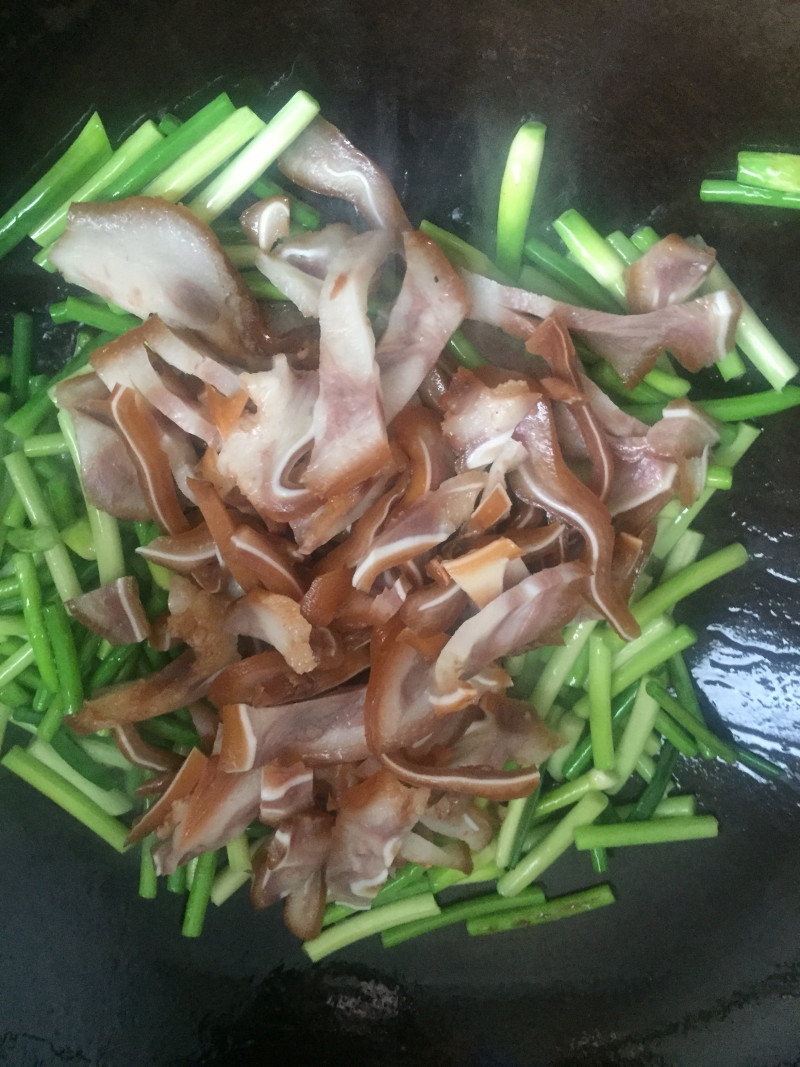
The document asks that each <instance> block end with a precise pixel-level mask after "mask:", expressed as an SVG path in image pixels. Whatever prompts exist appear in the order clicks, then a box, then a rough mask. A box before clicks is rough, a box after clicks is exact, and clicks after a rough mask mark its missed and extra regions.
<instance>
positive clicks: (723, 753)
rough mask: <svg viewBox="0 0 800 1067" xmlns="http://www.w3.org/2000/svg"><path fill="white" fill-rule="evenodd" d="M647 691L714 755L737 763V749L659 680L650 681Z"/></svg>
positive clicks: (727, 761) (728, 761)
mask: <svg viewBox="0 0 800 1067" xmlns="http://www.w3.org/2000/svg"><path fill="white" fill-rule="evenodd" d="M647 692H648V694H649V695H650V696H651V697H652V699H653V700H655V701H656V703H657V704H658V705H659V706H660V707H661V708H663V709H664V711H666V712H667V714H669V715H671V716H672V718H673V719H674V720H675V721H676V722H677V723H678V725H679V726H682V727H683V729H684V730H686V732H687V733H689V734H691V735H692V737H694V738H695V740H696V741H698V742H702V743H703V744H704V745H706V746H707V747H708V748H709V749H710V751H711V752H712V753H713V755H715V756H719V758H720V759H723V760H725V762H726V763H736V749H735V748H734V747H733V746H732V745H729V744H727V743H726V742H725V741H722V740H720V738H719V737H717V735H716V734H715V733H712V731H711V730H709V729H708V727H707V726H706V725H705V724H704V723H702V722H700V720H699V719H697V718H696V717H695V716H694V715H693V714H692V713H691V712H690V711H687V709H686V708H685V707H683V705H682V704H681V703H680V702H679V701H677V700H676V699H675V697H674V696H672V694H671V693H668V692H667V690H666V689H664V687H663V686H661V685H659V684H658V682H653V681H650V682H648V684H647Z"/></svg>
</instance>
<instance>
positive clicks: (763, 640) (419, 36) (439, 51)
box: [0, 0, 800, 1067]
mask: <svg viewBox="0 0 800 1067" xmlns="http://www.w3.org/2000/svg"><path fill="white" fill-rule="evenodd" d="M0 40H1V41H2V44H3V47H2V48H0V136H2V142H0V143H2V145H3V150H2V153H1V154H0V190H1V191H2V198H3V206H5V204H6V203H8V202H10V200H11V199H12V198H13V197H14V196H15V195H18V194H19V193H20V192H22V191H23V190H24V189H25V188H27V187H28V186H29V185H30V184H31V181H32V179H33V177H34V176H35V168H36V167H37V166H39V165H40V163H41V160H42V159H43V157H44V156H45V155H46V154H47V152H48V151H50V150H51V149H52V148H53V146H54V144H55V143H56V142H57V140H58V139H59V138H60V137H62V136H63V135H64V134H65V133H66V132H67V131H69V130H70V129H71V128H73V127H74V126H76V125H77V124H78V123H79V122H80V121H81V119H82V118H83V117H84V116H85V115H86V114H88V113H89V112H90V111H91V110H92V109H93V108H98V109H99V110H100V112H101V115H102V116H103V118H104V119H105V120H106V121H107V124H108V126H109V129H110V132H111V133H112V134H113V135H116V136H119V135H120V134H122V133H123V132H125V130H126V129H127V128H128V127H129V126H130V125H131V124H133V123H134V122H136V121H138V120H139V119H140V118H141V117H142V116H143V115H146V114H147V115H151V114H160V113H161V112H162V111H163V110H165V109H167V108H169V109H170V110H173V111H176V112H177V113H178V114H180V115H183V116H185V115H188V114H190V113H191V112H192V111H193V110H195V109H196V108H197V107H199V106H200V105H201V104H202V103H204V102H206V100H208V99H210V98H211V96H212V95H214V94H215V93H216V92H219V91H220V90H222V89H226V90H227V91H228V92H229V93H230V94H231V95H232V96H233V97H234V98H235V100H236V102H241V103H245V102H247V103H250V104H251V105H252V106H254V107H255V108H256V109H257V110H259V109H262V110H263V112H265V113H267V112H269V111H271V110H273V109H274V108H276V107H277V106H279V105H280V104H282V103H283V102H284V100H285V99H287V98H288V96H289V95H290V94H291V92H293V91H294V90H295V89H296V88H301V87H303V88H306V89H308V90H309V91H310V92H311V93H312V94H314V95H316V96H317V98H318V99H319V100H320V101H321V103H322V107H323V112H324V114H325V115H326V116H327V117H328V118H330V119H331V120H332V121H333V122H335V123H337V124H338V125H339V126H341V128H342V129H344V130H345V131H346V132H347V134H348V136H350V137H351V138H352V140H353V141H354V142H355V143H356V144H357V145H359V147H361V148H363V149H364V150H365V151H366V152H367V153H368V154H370V155H371V156H373V157H374V158H375V159H376V161H378V162H379V163H380V164H381V165H382V166H383V167H384V168H385V169H386V170H387V171H388V172H389V173H390V175H391V176H392V178H393V180H394V182H395V184H396V187H397V188H398V191H399V193H400V196H401V199H402V200H403V202H404V204H405V205H406V207H407V209H408V212H409V215H410V217H411V218H412V220H413V221H415V222H417V221H419V219H420V218H422V217H423V216H427V217H429V218H431V219H432V220H433V221H435V222H437V223H439V224H440V225H443V226H446V227H449V228H453V229H455V230H457V231H458V232H460V233H461V234H462V235H464V236H465V237H467V238H468V239H471V240H473V241H474V242H475V243H477V244H481V245H484V246H485V247H487V248H488V249H491V229H492V216H493V212H494V211H495V209H496V199H497V190H498V187H499V180H500V174H501V170H502V165H503V160H504V154H505V151H506V148H507V145H508V142H509V140H510V138H511V136H512V135H513V132H514V131H515V129H516V127H517V126H518V124H519V123H520V122H521V121H522V120H524V119H527V118H536V119H540V120H542V121H544V122H546V123H547V125H548V147H547V155H546V164H545V169H544V172H543V176H542V184H541V187H540V197H539V201H538V203H539V204H540V205H541V213H542V217H543V218H545V219H550V218H553V217H555V216H556V215H557V214H558V213H560V212H561V211H562V210H564V209H565V208H566V207H569V206H574V207H577V208H578V209H579V210H581V211H582V212H583V213H584V214H585V215H587V217H588V218H589V219H590V220H592V221H593V222H594V223H595V224H596V225H597V226H598V228H600V229H602V230H604V231H609V230H611V229H614V228H615V227H617V226H621V227H622V228H623V229H625V230H626V231H627V232H629V231H630V230H631V229H633V228H634V227H635V226H637V225H640V224H642V223H645V222H649V223H651V224H652V225H654V226H655V227H656V229H658V230H659V231H660V232H663V233H666V232H669V231H670V230H676V231H678V232H682V233H687V234H689V233H693V232H697V231H700V232H702V234H703V235H704V237H705V239H706V240H707V241H708V242H709V243H710V244H712V245H713V246H715V247H716V248H717V249H718V252H719V257H720V261H721V262H722V264H723V266H724V267H725V268H726V270H727V271H728V273H730V274H731V275H732V276H733V277H734V278H735V279H736V281H737V282H738V283H739V284H740V286H741V287H742V288H743V290H744V292H745V294H746V295H747V297H748V298H749V299H750V301H751V302H752V303H753V304H754V305H755V307H756V308H757V310H759V312H761V313H762V314H764V315H765V317H766V319H767V321H768V323H769V325H770V326H771V327H772V328H773V330H774V331H775V333H776V334H777V336H778V338H779V339H780V340H781V341H782V342H783V343H784V345H785V346H786V347H787V348H788V350H789V351H790V352H791V353H792V354H793V355H794V357H795V358H797V357H798V355H800V301H798V299H797V293H798V291H800V216H798V214H797V213H791V212H784V213H779V212H777V211H770V210H762V209H746V208H735V207H712V206H711V205H702V204H700V202H699V200H698V198H697V195H696V191H697V186H698V184H699V181H700V179H701V178H702V177H705V176H707V175H711V174H715V173H719V174H721V173H722V172H724V171H725V170H726V169H730V168H731V167H732V166H733V164H734V161H735V153H736V150H737V149H738V148H741V147H761V148H787V149H790V150H800V133H799V132H798V128H797V121H796V117H797V114H798V113H799V112H800V67H798V64H797V55H798V47H799V46H800V7H798V5H797V4H796V3H793V2H788V0H784V2H777V0H776V2H775V3H772V4H769V5H753V4H751V3H746V2H743V0H727V2H722V0H720V2H711V0H677V2H672V3H651V2H649V0H647V2H643V0H631V2H625V0H617V2H613V0H608V2H599V0H591V2H581V0H569V2H565V3H558V4H556V3H554V2H553V3H539V2H535V0H530V2H527V3H523V2H518V3H514V2H510V0H498V2H496V3H493V4H486V3H479V2H477V0H463V2H462V3H461V4H459V5H456V4H455V3H453V2H452V0H450V2H445V0H430V2H428V3H425V4H423V3H416V2H402V0H400V2H394V3H387V4H384V3H382V2H380V0H377V2H376V0H373V2H371V3H367V2H363V3H355V2H351V3H345V2H343V0H321V2H318V3H316V4H307V3H303V2H299V3H293V4H288V3H272V4H256V3H253V2H252V0H251V2H247V3H245V2H241V3H240V2H229V3H226V4H219V3H217V4H212V3H211V2H210V0H193V2H190V0H178V2H176V3H174V4H171V5H164V4H161V3H158V2H141V3H135V2H134V3H130V4H128V5H125V6H124V7H123V6H121V5H117V4H114V3H112V2H110V0H94V2H92V0H74V2H65V3H63V4H59V5H55V4H52V3H43V2H29V3H26V4H21V3H17V2H16V0H15V2H12V3H10V4H9V3H7V4H6V5H4V10H3V11H2V12H0ZM55 284H56V283H55V282H54V281H53V280H52V279H47V278H44V277H41V276H39V274H37V269H36V268H33V267H31V266H29V264H28V262H27V257H26V256H25V255H15V256H13V257H11V259H10V260H9V261H8V262H6V263H4V264H0V311H1V312H2V313H3V315H4V320H5V317H6V316H7V313H8V312H10V311H13V310H15V309H17V308H19V309H22V308H29V307H34V308H41V307H43V306H45V305H46V303H47V302H49V301H50V300H52V299H53V298H54V297H53V294H54V286H55ZM5 325H6V322H5V321H4V328H5ZM45 348H46V351H45V355H46V358H47V360H48V361H50V362H55V361H57V360H58V359H59V358H60V357H63V351H61V349H60V348H59V343H58V340H57V337H56V339H54V340H53V341H52V342H51V343H50V344H48V345H47V346H45ZM753 386H754V387H760V386H758V385H757V383H756V382H755V380H754V381H753ZM799 435H800V418H799V417H798V415H797V413H796V412H790V413H788V414H786V415H783V416H777V417H774V418H773V419H771V420H768V422H767V432H766V433H765V434H764V435H763V436H762V437H761V439H760V440H759V441H758V442H757V444H756V445H755V446H754V447H753V449H752V450H751V452H750V453H748V456H747V457H746V458H745V460H744V461H743V462H742V464H741V467H740V468H737V472H736V480H735V481H736V484H735V488H734V489H733V490H732V491H731V492H730V493H727V494H726V493H717V494H716V496H715V499H714V501H713V503H712V506H710V507H709V508H708V509H707V513H704V516H703V520H702V522H701V523H700V524H699V525H700V526H701V527H702V529H703V531H704V532H705V533H707V535H708V547H709V548H713V547H719V546H721V545H722V544H725V543H728V542H730V541H733V540H742V541H743V542H744V543H745V545H746V546H747V547H748V550H749V551H750V554H751V562H750V564H749V565H748V567H747V568H746V569H745V570H743V571H739V572H736V573H735V574H734V575H732V576H730V577H729V578H728V579H725V580H723V581H721V582H718V583H716V584H715V585H714V586H713V587H712V588H711V589H710V590H707V591H706V592H704V593H702V594H700V595H699V596H697V597H695V598H694V600H693V601H692V603H691V607H690V608H688V609H687V610H686V611H685V612H684V620H685V621H688V622H690V623H691V625H692V626H693V627H695V628H697V629H698V630H700V631H702V636H701V639H700V642H699V644H698V646H697V647H696V648H695V649H694V650H693V652H692V655H691V659H692V662H693V663H694V666H695V669H696V672H697V677H698V680H699V682H700V685H701V688H702V690H703V692H704V693H705V695H706V697H708V699H709V700H710V702H711V706H712V707H713V709H715V710H711V718H712V721H715V716H716V715H717V714H718V715H719V716H720V717H721V718H722V719H723V720H724V721H725V722H727V724H728V725H729V726H730V727H731V728H732V729H733V730H734V733H735V735H736V736H737V737H738V738H740V739H741V740H742V741H743V742H745V743H748V744H750V745H752V746H753V747H755V748H756V749H758V750H759V751H761V752H763V753H764V754H766V755H768V756H771V757H772V758H774V759H777V760H778V761H779V762H781V763H783V764H784V765H786V766H787V768H788V777H787V781H786V782H784V783H780V784H778V785H772V784H768V783H765V782H762V781H761V780H758V779H756V778H754V777H753V776H751V775H749V774H747V773H745V772H743V771H741V770H736V769H731V768H729V767H727V766H721V765H720V766H718V765H716V764H715V765H713V766H700V767H695V766H692V767H687V766H686V765H682V769H681V774H680V777H681V782H682V784H683V785H684V786H685V788H686V789H687V790H692V791H696V792H697V795H698V797H699V799H700V801H701V804H702V805H703V807H704V808H705V809H707V810H711V811H713V812H714V813H715V814H717V815H718V817H719V819H720V823H721V829H722V833H721V836H720V837H719V839H717V840H715V841H712V842H702V843H698V844H687V845H672V846H664V847H662V848H659V849H653V850H648V849H638V850H630V851H629V852H627V853H626V854H624V855H622V854H620V853H617V855H616V856H615V857H614V858H613V862H612V866H611V871H610V875H609V877H610V880H611V881H612V883H613V884H614V886H615V888H616V890H617V893H618V897H619V901H618V903H617V904H616V905H615V906H614V907H613V908H611V909H607V910H606V911H602V912H598V913H596V914H593V915H588V916H583V917H579V918H575V919H573V920H571V921H570V922H568V923H558V924H554V925H553V926H551V927H541V928H538V929H535V930H532V931H525V932H519V933H516V934H511V935H502V936H500V937H495V938H491V939H488V938H487V939H479V938H477V939H469V938H467V937H466V936H465V935H464V933H463V932H461V931H459V930H456V929H455V928H453V929H449V930H445V931H441V932H440V933H439V934H437V935H435V937H431V938H430V939H427V940H422V941H412V942H409V943H407V944H404V945H402V946H399V947H398V948H396V949H394V950H391V952H383V951H382V950H381V949H380V947H379V946H378V945H377V944H375V942H374V941H370V942H365V943H362V944H360V945H357V946H354V947H353V948H352V949H350V950H348V951H346V952H344V953H341V954H340V955H339V956H337V957H334V958H333V960H332V961H331V962H326V963H323V964H322V965H317V966H316V967H311V966H310V965H309V964H308V963H307V961H306V960H305V957H304V956H303V955H302V953H301V952H300V949H299V946H298V944H297V943H296V942H295V941H294V939H293V938H292V937H291V935H289V934H288V933H287V932H286V931H285V930H284V928H283V924H282V921H281V916H280V914H279V912H278V911H277V910H276V911H275V912H274V913H268V914H261V915H255V914H254V913H253V912H252V911H251V909H250V906H249V903H248V901H247V899H246V894H244V893H240V894H239V896H238V897H236V898H234V899H233V900H232V901H230V902H229V903H228V904H226V905H225V906H224V907H223V908H222V909H221V910H219V911H217V910H215V909H213V908H212V909H210V911H209V914H208V917H207V920H206V929H205V932H204V934H203V936H202V938H201V939H200V940H199V941H197V942H190V941H186V940H184V939H182V938H181V937H180V933H179V923H180V910H181V904H180V901H179V900H178V899H177V898H174V897H170V896H169V894H167V893H166V892H163V891H162V892H161V893H160V896H159V899H158V900H156V901H155V902H149V901H142V900H139V899H138V897H137V895H136V884H137V862H138V860H137V858H136V857H135V856H134V855H129V856H125V857H123V858H121V859H120V858H119V857H117V856H116V855H115V854H114V853H112V852H111V851H110V850H108V849H107V847H106V846H104V845H103V844H102V842H99V841H96V840H95V839H93V838H92V835H91V834H89V833H88V832H85V831H83V830H82V829H81V828H80V827H79V826H77V824H73V823H72V822H71V821H70V820H69V819H68V818H67V817H66V816H63V815H62V814H61V813H59V812H58V811H57V810H56V809H55V808H53V807H52V806H51V805H50V804H49V803H48V802H47V801H45V800H43V799H41V798H40V797H38V796H37V795H35V794H34V793H32V792H31V791H30V790H29V789H27V787H23V786H22V785H21V784H20V783H18V782H16V781H13V780H11V778H10V776H9V775H7V774H3V775H2V776H0V811H2V819H0V856H1V857H2V863H0V901H2V911H1V912H0V928H1V929H2V936H1V938H0V1063H4V1064H5V1063H7V1064H13V1065H15V1067H28V1065H40V1064H41V1065H45V1064H61V1063H63V1064H78V1065H85V1064H91V1065H95V1064H97V1065H100V1064H102V1065H109V1067H123V1065H125V1067H127V1065H131V1064H139V1063H142V1064H144V1063H147V1064H148V1065H152V1067H177V1065H184V1064H185V1065H189V1064H192V1065H194V1064H208V1065H212V1064H214V1065H216V1064H229V1063H236V1064H248V1063H259V1064H264V1063H273V1062H274V1063H279V1062H294V1063H322V1064H326V1063H330V1064H336V1063H342V1062H349V1063H353V1064H360V1063H380V1064H385V1065H393V1064H398V1065H399V1064H403V1065H405V1064H411V1063H414V1064H428V1063H430V1064H433V1063H436V1064H439V1065H442V1064H487V1065H489V1064H491V1065H495V1064H496V1065H503V1067H505V1065H509V1067H511V1065H513V1067H523V1065H526V1067H527V1065H531V1064H545V1063H546V1064H553V1065H556V1064H558V1065H566V1064H625V1063H635V1064H659V1065H661V1064H686V1063H691V1064H695V1065H697V1067H703V1065H708V1067H712V1065H720V1067H723V1065H724V1067H735V1065H737V1064H741V1065H745V1064H747V1065H751V1067H752V1065H763V1067H774V1065H777V1064H788V1063H793V1062H796V1056H797V1055H798V1051H799V1050H800V1036H799V1035H800V948H798V946H799V945H800V894H799V893H798V889H799V888H800V849H798V841H799V840H800V805H799V804H798V799H800V792H799V784H798V783H800V711H799V710H798V708H799V707H800V700H798V695H797V694H798V679H799V678H800V611H798V608H797V603H796V590H797V583H798V580H799V579H800V573H799V572H798V533H799V531H800V505H798V492H797V482H798V477H797V476H798V439H799ZM595 877H596V876H594V875H593V874H592V872H591V870H590V867H589V864H588V862H587V861H586V860H585V858H582V857H573V859H572V860H565V861H563V862H562V863H560V864H558V865H557V866H556V868H554V869H553V870H552V871H551V872H549V873H548V875H547V877H546V879H545V883H546V887H547V890H548V892H549V893H558V892H561V891H567V890H570V889H573V888H580V887H583V886H585V885H588V884H590V883H591V882H592V880H593V879H595ZM603 877H605V876H603ZM598 880H599V879H598Z"/></svg>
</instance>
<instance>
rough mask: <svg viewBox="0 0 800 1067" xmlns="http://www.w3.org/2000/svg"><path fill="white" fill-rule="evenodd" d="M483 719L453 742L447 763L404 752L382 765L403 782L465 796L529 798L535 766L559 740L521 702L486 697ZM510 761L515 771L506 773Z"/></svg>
mask: <svg viewBox="0 0 800 1067" xmlns="http://www.w3.org/2000/svg"><path fill="white" fill-rule="evenodd" d="M481 705H482V706H483V708H484V710H485V714H484V715H483V717H481V718H478V719H476V720H475V721H474V722H472V723H471V724H469V725H468V726H467V727H466V729H465V730H464V731H463V732H462V733H461V736H460V737H459V738H457V739H456V740H455V742H454V743H453V745H452V749H451V758H450V760H449V761H448V762H447V763H446V764H445V765H442V764H440V763H436V764H428V763H424V762H422V761H421V760H420V759H418V758H416V757H415V756H414V755H411V754H409V753H408V752H406V753H398V752H393V753H383V754H382V755H381V762H382V763H383V764H384V765H385V766H386V767H388V768H389V769H390V770H391V771H392V772H393V773H394V774H396V775H397V777H398V778H400V780H401V781H404V782H407V783H408V784H409V785H416V786H428V787H429V788H431V789H443V790H445V791H449V792H451V793H458V794H462V795H465V796H479V797H485V798H487V799H489V800H512V799H516V798H519V797H525V796H529V795H530V794H531V793H532V792H533V790H534V789H535V788H536V786H537V785H538V784H539V766H540V764H541V763H542V762H543V761H544V760H545V759H547V757H548V756H549V755H551V754H552V753H553V752H555V750H556V748H558V746H559V744H561V738H560V737H559V735H558V734H555V733H553V732H552V731H551V730H549V729H548V728H547V727H546V726H545V724H544V723H543V722H542V720H541V719H540V718H539V717H538V715H536V714H535V712H532V711H531V709H530V706H529V705H528V704H527V703H526V702H525V701H521V700H512V699H510V698H508V697H497V696H494V695H491V694H490V695H487V696H484V697H483V699H482V700H481ZM509 760H513V761H514V762H515V763H516V764H517V765H518V766H517V768H516V769H514V770H504V769H503V768H504V767H505V765H506V763H507V762H508V761H509Z"/></svg>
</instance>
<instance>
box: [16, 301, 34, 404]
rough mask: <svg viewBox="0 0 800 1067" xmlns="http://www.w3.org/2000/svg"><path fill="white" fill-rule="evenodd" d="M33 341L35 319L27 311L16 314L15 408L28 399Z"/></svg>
mask: <svg viewBox="0 0 800 1067" xmlns="http://www.w3.org/2000/svg"><path fill="white" fill-rule="evenodd" d="M32 340H33V319H32V318H31V316H30V315H29V314H28V312H27V311H18V312H16V314H15V315H14V318H13V333H12V337H11V406H12V407H13V408H18V407H20V406H21V405H22V404H24V403H25V401H26V400H27V399H28V380H29V378H30V374H31V355H32V351H31V349H32Z"/></svg>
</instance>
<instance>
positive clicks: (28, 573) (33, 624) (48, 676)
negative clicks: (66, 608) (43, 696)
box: [11, 552, 58, 693]
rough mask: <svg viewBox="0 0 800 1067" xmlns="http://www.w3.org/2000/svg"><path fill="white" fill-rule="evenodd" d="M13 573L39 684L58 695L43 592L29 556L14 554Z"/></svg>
mask: <svg viewBox="0 0 800 1067" xmlns="http://www.w3.org/2000/svg"><path fill="white" fill-rule="evenodd" d="M11 563H12V566H13V568H14V573H15V574H16V576H17V580H18V581H19V592H20V597H21V599H22V614H23V617H24V619H25V624H26V626H27V631H28V634H27V636H28V640H29V641H30V644H31V648H32V649H33V655H34V659H35V661H36V666H37V668H38V670H39V674H41V676H42V681H43V682H44V684H45V685H46V686H47V688H48V689H49V690H50V692H51V693H57V692H58V675H57V673H56V665H55V661H54V659H53V649H52V647H51V645H50V641H49V640H48V637H47V633H46V631H45V626H44V617H43V615H42V589H41V586H40V585H39V577H38V575H37V573H36V566H35V564H34V562H33V558H32V556H30V555H28V554H27V553H26V552H15V553H14V555H13V556H12V557H11Z"/></svg>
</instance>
